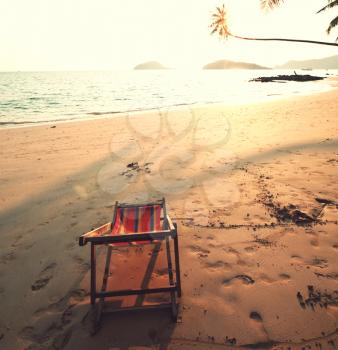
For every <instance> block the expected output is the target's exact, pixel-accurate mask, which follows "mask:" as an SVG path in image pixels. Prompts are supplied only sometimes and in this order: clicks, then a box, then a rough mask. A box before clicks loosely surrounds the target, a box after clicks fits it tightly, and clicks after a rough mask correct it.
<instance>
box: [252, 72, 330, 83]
mask: <svg viewBox="0 0 338 350" xmlns="http://www.w3.org/2000/svg"><path fill="white" fill-rule="evenodd" d="M322 79H324V77H317V76H315V75H309V74H305V75H298V74H296V72H295V74H293V75H277V76H273V77H258V78H254V79H251V80H249V81H260V82H262V83H268V82H274V81H314V80H322Z"/></svg>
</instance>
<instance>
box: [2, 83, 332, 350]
mask: <svg viewBox="0 0 338 350" xmlns="http://www.w3.org/2000/svg"><path fill="white" fill-rule="evenodd" d="M337 101H338V90H332V91H330V92H326V93H321V94H317V95H311V96H305V97H304V96H303V97H293V98H288V99H283V100H279V101H273V102H272V101H271V102H264V103H257V104H252V105H241V106H227V107H225V106H223V107H222V106H209V107H203V108H202V107H201V108H194V109H193V110H189V109H184V108H182V109H179V110H176V111H172V110H167V111H165V110H162V111H156V112H152V113H147V114H142V115H135V116H132V117H126V116H124V115H122V116H121V117H120V118H111V119H100V120H96V121H85V122H74V123H63V124H55V127H51V125H42V126H38V127H29V128H17V129H3V130H0V154H1V158H0V169H1V171H0V210H1V211H0V233H1V247H0V348H1V349H50V348H51V349H53V348H54V349H149V348H155V349H157V348H160V349H166V348H168V349H190V348H195V349H218V348H227V347H229V348H230V347H241V346H243V347H244V346H245V348H274V349H285V350H286V349H333V348H334V347H335V346H336V343H337V327H338V323H337V320H338V318H337V316H338V306H337V298H338V294H337V290H338V283H337V279H338V265H337V249H338V239H337V238H338V226H337V221H338V181H337V163H338V139H337V135H338V102H337ZM131 162H138V165H139V167H136V168H135V169H131V168H128V167H127V165H128V164H129V163H131ZM162 196H165V197H166V199H167V202H168V207H169V213H170V215H171V217H172V218H173V220H174V221H176V222H177V223H178V228H179V237H180V254H181V273H182V283H183V296H182V298H181V300H180V322H178V323H177V324H173V323H172V322H171V318H170V312H168V311H166V310H161V311H152V312H150V311H148V312H134V313H126V314H119V315H118V314H114V315H108V314H107V315H104V317H103V319H102V325H101V328H100V330H99V331H98V332H97V333H96V335H94V336H92V335H91V334H90V333H91V321H90V315H91V313H90V312H89V310H90V304H89V297H88V290H89V273H88V268H89V247H88V246H86V247H79V246H78V242H77V238H78V236H79V235H80V234H81V233H83V232H85V231H87V230H89V229H90V228H92V227H95V226H98V225H100V224H103V223H105V222H107V221H109V220H110V217H111V215H112V208H113V205H114V202H115V200H122V201H142V200H147V199H152V198H157V197H162ZM152 248H153V247H152V246H148V247H145V246H144V247H142V248H138V249H135V248H129V249H125V248H124V249H121V250H116V251H114V252H113V258H112V261H113V265H112V276H111V285H112V286H115V288H119V287H127V286H130V287H135V286H137V285H138V284H139V283H141V282H142V280H143V277H144V276H143V275H144V272H145V269H146V266H147V265H146V264H147V263H148V262H149V259H150V255H151V249H152ZM104 253H105V250H104V249H101V250H100V254H99V257H98V260H99V261H100V262H103V260H104ZM163 253H164V251H163V247H161V250H160V252H159V253H158V254H157V255H158V259H157V260H156V264H155V266H154V269H153V273H152V275H151V279H150V284H156V285H158V284H161V283H163V284H166V283H167V278H166V276H165V272H166V270H165V263H164V261H165V260H164V255H163ZM99 282H100V281H98V285H99ZM165 299H166V296H164V295H159V296H156V297H155V296H154V295H152V296H149V297H146V298H145V300H143V301H144V302H145V303H153V302H158V301H162V300H165ZM132 302H135V299H134V300H132V299H131V298H128V299H121V298H120V299H119V300H116V301H115V303H114V305H120V306H121V305H122V306H125V305H128V304H130V303H132ZM136 302H137V303H140V302H142V300H141V299H140V298H138V299H137V300H136Z"/></svg>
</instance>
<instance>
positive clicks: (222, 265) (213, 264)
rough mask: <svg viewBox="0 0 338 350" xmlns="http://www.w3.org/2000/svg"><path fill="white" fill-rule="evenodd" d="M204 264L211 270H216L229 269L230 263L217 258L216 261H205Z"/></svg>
mask: <svg viewBox="0 0 338 350" xmlns="http://www.w3.org/2000/svg"><path fill="white" fill-rule="evenodd" d="M205 266H206V267H207V268H208V269H211V270H218V269H230V268H231V265H230V264H229V263H227V262H225V261H221V260H217V261H207V262H206V263H205Z"/></svg>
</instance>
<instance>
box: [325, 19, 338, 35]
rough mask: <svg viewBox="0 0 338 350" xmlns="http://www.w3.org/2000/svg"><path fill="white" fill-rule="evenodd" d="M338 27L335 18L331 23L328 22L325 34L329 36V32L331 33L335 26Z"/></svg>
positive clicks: (337, 21) (337, 20)
mask: <svg viewBox="0 0 338 350" xmlns="http://www.w3.org/2000/svg"><path fill="white" fill-rule="evenodd" d="M337 25H338V16H337V17H336V18H334V19H333V20H332V21H331V22H330V24H329V27H328V28H327V30H326V31H327V34H330V32H331V29H333V28H334V27H335V26H337Z"/></svg>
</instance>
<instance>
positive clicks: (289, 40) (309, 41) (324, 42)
mask: <svg viewBox="0 0 338 350" xmlns="http://www.w3.org/2000/svg"><path fill="white" fill-rule="evenodd" d="M228 35H230V36H232V37H234V38H237V39H243V40H261V41H288V42H296V43H307V44H318V45H330V46H338V44H337V43H328V42H326V41H314V40H300V39H280V38H246V37H243V36H238V35H234V34H231V33H228Z"/></svg>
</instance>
